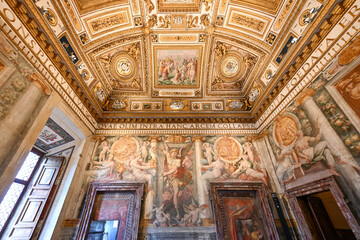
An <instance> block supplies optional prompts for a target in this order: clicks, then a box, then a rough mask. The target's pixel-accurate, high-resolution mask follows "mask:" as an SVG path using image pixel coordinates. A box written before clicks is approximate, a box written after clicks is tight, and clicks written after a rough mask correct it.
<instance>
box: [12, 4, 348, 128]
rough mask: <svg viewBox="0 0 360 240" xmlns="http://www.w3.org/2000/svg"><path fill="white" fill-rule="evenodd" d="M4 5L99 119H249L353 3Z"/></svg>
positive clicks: (253, 118)
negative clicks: (32, 32)
mask: <svg viewBox="0 0 360 240" xmlns="http://www.w3.org/2000/svg"><path fill="white" fill-rule="evenodd" d="M7 2H8V3H9V5H10V6H12V8H13V11H15V12H16V11H18V12H19V13H18V14H21V10H19V9H20V8H19V9H18V10H17V7H19V6H20V5H21V7H23V12H30V14H27V13H23V14H25V15H26V14H27V17H28V18H29V19H32V20H31V21H34V23H32V24H36V25H37V29H38V30H40V32H42V35H41V34H40V35H41V36H40V37H43V38H44V39H43V41H45V42H46V44H47V45H46V44H45V45H44V48H45V50H46V47H47V48H49V49H51V50H52V52H53V53H54V54H55V55H56V56H58V58H59V65H58V66H56V67H57V68H58V69H60V70H61V69H62V70H63V71H65V73H66V74H65V75H66V76H65V77H64V78H65V79H66V80H67V81H68V82H69V84H70V85H71V86H72V87H73V89H74V91H75V92H76V93H77V94H78V96H79V98H80V99H81V101H82V102H83V103H84V105H85V106H86V108H87V109H88V111H89V113H90V114H91V115H92V117H93V118H94V119H95V120H96V122H97V123H109V122H199V121H200V122H201V121H204V122H207V121H209V122H242V123H255V122H256V121H257V120H258V119H259V118H260V117H261V116H262V114H263V113H264V112H265V110H266V109H267V107H268V106H269V105H270V103H271V102H272V100H273V99H275V97H276V96H278V94H279V92H280V91H281V89H283V87H284V86H285V84H286V83H287V82H288V81H289V80H290V78H291V76H292V75H291V74H293V73H294V71H295V70H296V69H297V67H296V64H298V66H299V64H300V63H301V61H303V60H304V59H302V58H301V56H305V55H306V54H307V53H311V52H312V50H313V49H314V48H312V47H311V48H307V47H306V46H309V44H310V43H312V42H313V41H312V39H313V38H314V36H315V37H317V38H318V39H319V40H320V39H322V38H323V35H324V36H325V33H326V31H327V29H326V28H322V26H323V25H324V24H328V28H329V29H330V28H331V24H335V23H336V21H337V20H338V19H339V18H340V17H341V16H342V14H343V13H342V12H341V11H343V10H344V9H346V7H347V6H348V5H350V4H351V3H352V2H353V1H344V2H343V3H341V4H339V1H335V0H328V1H325V0H298V1H295V0H266V1H265V0H251V1H250V0H242V1H240V0H216V1H215V0H116V1H115V0H97V1H90V0H58V1H55V0H37V1H31V0H23V1H12V0H8V1H7ZM338 8H339V9H340V10H338ZM334 11H338V12H337V15H336V14H333V13H332V12H334ZM335 18H336V19H335ZM23 19H24V20H23V21H24V22H25V23H27V24H28V25H29V22H31V21H30V20H27V22H26V21H25V20H26V19H25V17H23ZM324 20H326V21H324ZM335 20H336V21H335ZM25 23H24V24H25ZM329 26H330V27H329ZM30 28H31V26H30ZM310 45H311V44H310ZM304 54H305V55H304ZM56 56H55V57H56ZM299 56H300V57H299ZM134 119H135V120H134Z"/></svg>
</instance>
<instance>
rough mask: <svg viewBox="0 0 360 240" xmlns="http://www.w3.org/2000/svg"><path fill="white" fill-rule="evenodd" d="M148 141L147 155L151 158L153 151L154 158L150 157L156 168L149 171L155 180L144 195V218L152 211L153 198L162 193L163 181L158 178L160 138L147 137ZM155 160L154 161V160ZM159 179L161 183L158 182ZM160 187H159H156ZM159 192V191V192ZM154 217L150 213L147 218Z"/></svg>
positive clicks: (159, 172)
mask: <svg viewBox="0 0 360 240" xmlns="http://www.w3.org/2000/svg"><path fill="white" fill-rule="evenodd" d="M148 141H150V150H149V154H150V156H151V151H154V153H155V154H154V156H153V157H152V158H153V160H155V161H156V168H155V169H152V170H150V171H152V173H153V176H154V177H155V180H154V181H153V183H152V184H153V186H152V189H151V190H150V191H149V192H148V193H147V194H146V198H145V206H144V210H145V216H146V215H147V214H148V213H150V212H151V211H152V209H153V206H154V204H155V197H156V196H157V195H158V196H159V195H161V193H162V191H161V190H162V185H163V181H162V178H159V174H161V173H162V162H161V163H160V159H159V155H158V143H159V141H161V137H159V136H153V137H149V138H148ZM154 158H156V159H154ZM159 179H160V180H161V181H159ZM158 185H160V186H158ZM159 190H160V191H159ZM153 217H154V213H151V214H150V216H149V218H150V219H151V218H153Z"/></svg>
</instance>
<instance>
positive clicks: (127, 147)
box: [111, 137, 140, 162]
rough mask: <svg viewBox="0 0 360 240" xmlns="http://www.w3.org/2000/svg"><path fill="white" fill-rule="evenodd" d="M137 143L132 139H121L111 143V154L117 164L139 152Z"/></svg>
mask: <svg viewBox="0 0 360 240" xmlns="http://www.w3.org/2000/svg"><path fill="white" fill-rule="evenodd" d="M139 149H140V148H139V142H138V141H136V139H135V138H134V137H122V138H120V139H119V140H117V141H116V142H114V143H113V145H112V147H111V153H112V154H113V155H114V159H115V161H117V162H126V161H129V160H130V157H131V156H134V155H136V154H137V153H138V152H139Z"/></svg>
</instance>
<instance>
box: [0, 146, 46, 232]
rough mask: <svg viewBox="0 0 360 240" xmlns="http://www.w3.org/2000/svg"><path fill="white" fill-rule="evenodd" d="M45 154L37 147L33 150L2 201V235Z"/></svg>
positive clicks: (0, 213)
mask: <svg viewBox="0 0 360 240" xmlns="http://www.w3.org/2000/svg"><path fill="white" fill-rule="evenodd" d="M43 155H44V154H43V153H41V152H39V151H37V150H36V149H33V150H31V152H30V153H29V154H28V156H27V157H26V159H25V161H24V163H23V165H22V166H21V168H20V170H19V172H18V173H17V175H16V177H15V180H14V182H13V183H12V184H11V185H10V188H9V190H8V191H7V192H6V194H5V196H4V198H3V200H2V202H1V203H0V235H2V234H3V233H4V230H5V229H6V226H7V224H8V223H9V221H10V219H11V217H12V216H13V215H14V213H15V211H16V208H17V206H18V204H19V202H20V200H21V199H22V197H23V196H24V193H25V192H26V189H27V187H28V186H29V183H30V182H31V180H32V178H33V176H34V174H35V172H36V169H37V168H38V167H39V164H40V159H41V158H42V156H43Z"/></svg>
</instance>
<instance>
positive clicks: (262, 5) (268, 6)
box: [230, 0, 282, 14]
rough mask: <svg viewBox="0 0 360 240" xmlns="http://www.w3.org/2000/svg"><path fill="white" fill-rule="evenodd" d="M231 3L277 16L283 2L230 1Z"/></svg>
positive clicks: (258, 0) (275, 0) (263, 0)
mask: <svg viewBox="0 0 360 240" xmlns="http://www.w3.org/2000/svg"><path fill="white" fill-rule="evenodd" d="M230 3H232V4H237V5H242V6H247V7H250V8H253V9H257V10H260V11H264V12H268V13H271V14H276V12H277V10H278V9H279V7H280V6H281V3H282V0H230Z"/></svg>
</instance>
